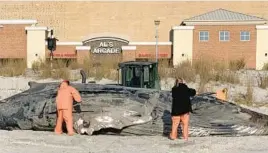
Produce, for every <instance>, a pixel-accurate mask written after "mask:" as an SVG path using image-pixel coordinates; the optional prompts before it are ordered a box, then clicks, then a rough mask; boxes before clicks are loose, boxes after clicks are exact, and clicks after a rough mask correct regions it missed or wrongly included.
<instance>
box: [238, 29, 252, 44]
mask: <svg viewBox="0 0 268 153" xmlns="http://www.w3.org/2000/svg"><path fill="white" fill-rule="evenodd" d="M243 32H247V33H248V35H242V33H243ZM242 36H243V37H244V38H247V36H248V38H249V39H248V40H247V39H244V40H242V39H241V38H242ZM240 41H250V31H246V30H242V31H240Z"/></svg>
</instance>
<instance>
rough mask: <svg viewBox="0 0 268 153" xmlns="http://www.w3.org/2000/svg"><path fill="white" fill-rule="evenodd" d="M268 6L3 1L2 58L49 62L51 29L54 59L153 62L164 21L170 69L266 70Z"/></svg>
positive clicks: (164, 52)
mask: <svg viewBox="0 0 268 153" xmlns="http://www.w3.org/2000/svg"><path fill="white" fill-rule="evenodd" d="M267 7H268V2H256V1H254V2H228V3H226V2H208V1H204V2H190V1H185V2H183V1H178V2H167V1H162V2H138V1H129V2H103V1H102V2H96V1H84V2H70V1H57V2H39V1H38V2H0V8H1V9H0V10H1V13H0V17H1V18H0V19H1V20H0V25H1V26H0V35H1V36H2V37H1V39H0V44H1V45H0V58H27V61H28V67H31V63H32V62H33V61H35V60H37V59H40V58H49V51H48V50H47V47H46V42H45V39H46V37H47V36H48V35H49V31H50V29H53V30H54V34H55V36H56V37H57V38H58V39H59V42H58V46H57V50H56V51H55V52H54V58H73V59H77V60H78V61H79V62H82V61H83V60H82V59H83V58H84V57H86V56H91V55H93V54H94V55H96V54H102V55H103V54H104V55H105V56H112V55H115V56H120V57H122V59H123V60H146V59H153V58H155V47H156V42H155V41H156V40H155V25H154V20H160V25H159V30H158V33H159V43H158V50H159V56H158V57H159V58H161V59H164V60H171V63H173V65H177V64H179V63H180V62H182V61H184V60H191V61H193V62H194V61H195V60H196V59H198V58H200V57H207V58H212V59H215V60H222V61H225V62H228V61H230V60H234V59H239V58H245V60H246V65H247V67H248V68H256V69H261V68H262V66H263V64H264V63H267V62H268V59H267V52H268V51H267V49H268V48H267V47H266V45H265V42H266V40H267V37H268V36H267V34H268V27H267V25H266V20H265V19H268V10H267V9H266V8H267ZM148 8H150V9H148ZM220 8H222V9H220ZM137 10H139V11H137ZM182 23H183V24H182Z"/></svg>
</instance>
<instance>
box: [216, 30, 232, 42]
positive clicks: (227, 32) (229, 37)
mask: <svg viewBox="0 0 268 153" xmlns="http://www.w3.org/2000/svg"><path fill="white" fill-rule="evenodd" d="M221 32H224V34H225V33H226V32H227V33H228V36H229V39H228V40H221ZM223 38H224V39H225V38H226V35H224V37H223ZM230 39H231V37H230V31H228V30H220V31H219V41H223V42H226V41H230Z"/></svg>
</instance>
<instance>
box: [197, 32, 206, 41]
mask: <svg viewBox="0 0 268 153" xmlns="http://www.w3.org/2000/svg"><path fill="white" fill-rule="evenodd" d="M202 32H205V33H207V38H208V39H207V40H201V39H200V38H201V33H202ZM202 38H206V36H202ZM198 39H199V42H208V41H209V31H207V30H204V31H199V37H198Z"/></svg>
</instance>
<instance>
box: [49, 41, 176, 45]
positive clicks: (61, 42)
mask: <svg viewBox="0 0 268 153" xmlns="http://www.w3.org/2000/svg"><path fill="white" fill-rule="evenodd" d="M46 45H47V42H46ZM57 45H59V46H82V45H83V42H78V41H76V42H75V41H74V42H71V41H66V42H64V41H59V42H57ZM128 45H130V46H136V45H145V46H146V45H156V42H154V41H152V42H129V44H128ZM157 45H168V46H170V45H172V42H170V41H168V42H158V44H157Z"/></svg>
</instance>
